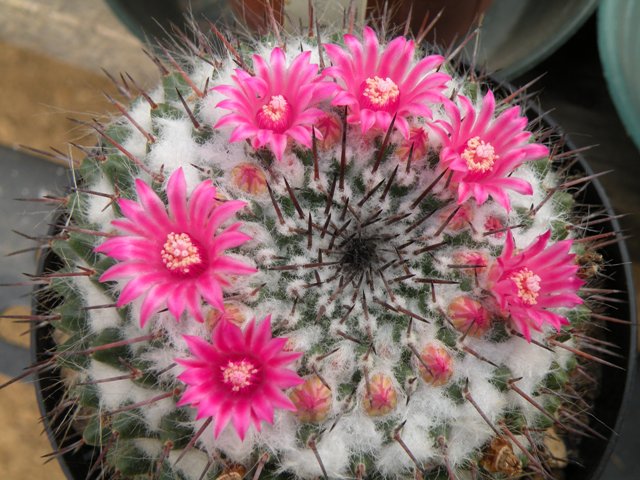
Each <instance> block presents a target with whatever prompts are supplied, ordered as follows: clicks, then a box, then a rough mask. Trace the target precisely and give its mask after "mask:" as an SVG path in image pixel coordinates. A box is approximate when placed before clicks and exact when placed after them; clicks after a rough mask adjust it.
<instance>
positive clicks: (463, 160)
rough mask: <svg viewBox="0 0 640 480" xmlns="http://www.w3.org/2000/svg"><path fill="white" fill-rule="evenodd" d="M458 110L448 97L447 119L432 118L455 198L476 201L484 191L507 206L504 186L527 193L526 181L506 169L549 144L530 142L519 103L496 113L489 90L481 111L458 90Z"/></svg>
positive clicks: (484, 195) (484, 198)
mask: <svg viewBox="0 0 640 480" xmlns="http://www.w3.org/2000/svg"><path fill="white" fill-rule="evenodd" d="M458 98H459V99H460V103H461V104H462V112H461V111H460V110H459V109H458V107H456V105H455V104H454V103H453V102H446V103H445V109H446V111H447V114H448V116H449V121H444V120H441V121H439V122H435V123H434V124H432V125H431V126H432V128H433V130H434V132H435V133H436V134H437V135H439V136H440V137H441V139H442V144H443V147H442V150H441V151H440V161H441V163H442V165H443V166H444V167H447V168H450V169H451V170H453V172H454V173H453V177H452V185H457V187H458V203H463V202H465V201H466V200H468V199H469V198H471V197H474V198H475V200H476V203H477V204H478V205H482V204H483V203H484V202H486V201H487V198H488V197H489V195H491V196H492V197H493V199H494V200H495V201H496V202H498V203H499V204H500V205H501V206H502V207H504V208H505V209H506V210H507V211H509V210H510V209H511V204H510V201H509V196H508V195H507V193H506V190H515V191H516V192H518V193H521V194H523V195H531V194H532V193H533V189H532V187H531V185H530V184H529V182H527V181H525V180H522V179H520V178H514V177H511V176H510V174H511V173H512V172H513V171H514V170H515V169H516V168H517V167H519V166H520V165H522V164H523V163H524V162H526V161H528V160H535V159H538V158H542V157H545V156H546V155H548V154H549V149H548V148H547V147H545V146H544V145H540V144H538V143H529V140H530V138H531V132H527V131H526V130H525V127H526V126H527V118H526V117H523V116H521V115H520V107H511V108H509V109H507V110H505V111H504V112H502V113H501V114H500V115H498V117H497V118H495V119H494V118H493V117H494V113H495V107H496V105H495V99H494V97H493V92H491V90H489V91H488V92H487V94H486V95H485V96H484V99H483V101H482V106H481V107H480V111H479V112H476V110H475V108H474V107H473V105H472V104H471V101H470V100H469V99H468V98H467V97H465V96H463V95H459V96H458Z"/></svg>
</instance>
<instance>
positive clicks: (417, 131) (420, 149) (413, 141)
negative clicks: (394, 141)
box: [396, 127, 429, 164]
mask: <svg viewBox="0 0 640 480" xmlns="http://www.w3.org/2000/svg"><path fill="white" fill-rule="evenodd" d="M411 145H413V157H412V158H411V163H412V164H413V162H415V161H416V160H421V159H423V158H424V157H425V155H426V154H427V150H428V149H429V137H428V135H427V131H426V130H425V129H424V128H423V127H411V129H410V130H409V138H407V139H402V140H401V141H400V144H399V145H398V148H397V149H396V155H398V158H400V160H402V161H403V162H406V161H407V160H408V159H409V152H410V151H411Z"/></svg>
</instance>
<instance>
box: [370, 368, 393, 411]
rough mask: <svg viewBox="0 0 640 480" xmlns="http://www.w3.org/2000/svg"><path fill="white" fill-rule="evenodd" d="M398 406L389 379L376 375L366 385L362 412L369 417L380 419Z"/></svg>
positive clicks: (383, 375)
mask: <svg viewBox="0 0 640 480" xmlns="http://www.w3.org/2000/svg"><path fill="white" fill-rule="evenodd" d="M397 404H398V395H397V393H396V389H395V388H394V386H393V383H392V381H391V378H390V377H389V376H387V375H385V374H383V373H376V374H375V375H373V376H372V377H371V378H370V379H369V381H368V382H367V383H366V388H365V391H364V395H363V398H362V406H363V408H364V411H365V412H366V413H367V415H369V416H370V417H381V416H383V415H386V414H387V413H389V412H391V411H393V410H394V409H395V408H396V405H397Z"/></svg>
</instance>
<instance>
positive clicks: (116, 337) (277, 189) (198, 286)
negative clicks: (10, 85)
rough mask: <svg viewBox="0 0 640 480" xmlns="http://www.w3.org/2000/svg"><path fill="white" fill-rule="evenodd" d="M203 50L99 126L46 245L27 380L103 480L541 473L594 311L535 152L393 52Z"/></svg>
mask: <svg viewBox="0 0 640 480" xmlns="http://www.w3.org/2000/svg"><path fill="white" fill-rule="evenodd" d="M218 35H219V36H220V37H221V38H223V40H224V42H223V43H224V44H225V45H226V48H227V49H228V52H226V53H225V54H220V55H217V54H215V53H214V50H213V49H212V48H211V47H210V44H209V43H206V42H205V40H204V36H203V35H198V38H200V41H201V42H205V43H202V44H201V45H199V46H196V45H194V44H189V45H187V47H186V48H193V49H195V51H194V52H192V54H190V55H182V56H181V61H180V62H178V61H176V60H175V59H174V58H173V57H171V56H168V57H167V59H166V60H164V61H163V60H162V59H159V58H157V59H156V62H157V63H158V65H159V66H160V67H161V71H162V72H163V75H164V76H163V79H162V84H161V86H160V87H159V88H157V89H155V90H153V91H152V92H149V93H147V92H141V96H140V98H137V99H136V100H134V101H133V102H132V103H131V105H130V107H129V109H128V112H127V114H126V116H125V117H123V118H119V119H115V120H114V121H112V122H111V123H109V124H108V125H102V124H97V123H96V124H94V125H93V127H94V128H95V129H96V130H97V132H98V133H99V137H100V141H99V145H98V146H97V147H96V148H95V149H93V150H91V151H90V152H89V154H88V155H87V158H85V160H84V161H83V163H82V165H81V166H80V167H79V169H78V170H77V171H76V178H77V185H76V186H75V188H74V189H73V191H72V193H70V194H69V197H68V202H67V207H66V210H65V211H64V212H63V214H62V217H61V219H60V224H59V225H60V232H59V233H62V234H61V235H57V236H56V237H54V239H53V240H52V241H51V244H52V249H53V252H55V254H56V255H57V256H58V257H59V258H60V259H61V260H62V262H63V266H62V267H61V268H60V269H59V270H58V271H56V272H46V273H45V274H44V275H43V277H42V278H44V279H46V283H47V287H48V292H49V298H53V297H55V299H56V301H55V302H54V303H53V304H52V311H51V312H48V314H49V315H51V317H50V319H49V321H50V323H51V324H52V325H53V326H54V327H55V328H56V330H57V332H58V333H59V334H58V335H57V339H58V344H57V347H56V349H55V352H53V353H52V355H51V357H50V358H49V359H48V360H47V362H48V363H47V362H45V365H54V364H56V365H59V366H62V367H64V369H65V370H66V371H67V372H68V374H67V375H66V376H65V378H66V389H67V395H68V398H70V399H73V401H76V402H77V405H78V407H77V408H78V411H77V412H78V414H79V415H78V421H77V422H74V423H73V425H72V426H71V427H70V428H69V431H74V429H75V431H78V432H80V433H81V435H82V439H83V440H82V442H83V443H85V444H88V445H92V446H95V447H96V448H97V449H99V450H100V451H101V453H100V454H99V457H98V463H99V465H98V466H96V468H101V469H103V470H104V471H105V472H107V476H109V475H112V474H113V473H114V472H117V474H118V475H119V477H118V478H142V477H144V478H147V477H146V476H147V475H151V476H152V477H153V478H176V479H189V480H197V479H199V478H247V475H248V476H249V477H251V478H254V479H257V478H266V479H269V478H301V479H311V478H319V477H325V478H354V477H355V478H365V477H366V478H406V479H409V478H426V479H436V478H443V477H442V472H448V473H449V476H450V477H449V478H479V477H478V475H479V473H478V472H480V471H481V472H482V475H481V476H482V478H494V477H495V478H504V477H505V476H507V477H509V476H518V475H521V474H522V472H526V473H529V474H544V473H545V469H546V468H547V467H546V460H545V459H546V456H545V455H546V454H545V449H544V440H545V434H544V432H545V431H546V430H547V429H548V428H549V427H550V426H552V425H555V426H556V427H557V431H561V430H564V431H566V430H568V429H570V428H573V427H571V426H570V425H571V418H572V416H573V417H575V420H576V422H577V421H580V420H579V419H578V416H577V415H574V414H573V413H571V412H572V410H571V409H572V408H573V405H575V404H572V403H571V402H568V401H566V399H567V398H570V397H571V398H573V397H574V395H572V394H569V393H567V392H569V391H571V389H573V388H574V387H575V382H577V380H575V377H577V376H579V374H578V373H576V372H578V371H579V370H581V369H582V367H581V366H580V363H581V362H582V361H583V357H584V355H582V351H581V350H580V346H581V344H584V343H585V342H588V335H587V334H586V333H585V332H586V331H587V325H588V322H587V321H586V320H587V319H588V318H589V316H590V311H589V309H588V306H587V304H586V303H585V301H584V299H585V297H586V296H587V293H586V291H585V289H584V286H585V285H586V283H587V282H588V279H586V276H585V275H580V274H579V273H580V272H581V270H580V265H579V263H578V262H577V256H578V255H580V256H581V257H580V258H582V256H584V255H587V254H589V253H590V252H591V250H590V249H589V245H590V242H589V239H586V241H585V239H584V238H583V239H580V241H576V237H575V236H576V235H578V234H579V232H580V231H581V230H580V229H577V228H574V227H573V222H574V221H576V213H575V211H574V201H573V199H572V196H571V195H570V194H569V193H567V191H566V189H567V188H569V187H571V186H573V185H577V184H579V183H580V182H582V180H580V179H571V180H570V181H567V180H565V177H564V176H563V175H565V174H566V170H565V171H564V172H563V173H557V171H556V170H555V169H554V168H553V167H554V161H553V160H554V159H553V158H552V153H551V152H555V149H554V148H550V147H549V145H548V144H546V143H545V141H547V142H548V141H549V138H551V137H550V136H548V135H542V134H541V133H540V132H539V131H533V130H535V128H533V127H531V128H530V127H528V120H527V118H526V116H525V115H524V112H523V109H522V107H521V106H518V105H514V104H512V102H513V101H514V100H513V99H514V98H517V95H510V96H508V97H507V96H506V95H505V94H503V93H501V92H500V91H493V90H492V89H491V88H489V87H488V86H487V85H484V84H482V83H479V81H478V80H477V77H476V76H473V75H470V76H467V75H464V74H461V73H460V69H459V68H457V67H456V66H455V65H453V64H452V63H451V62H449V61H448V60H447V59H445V58H444V57H442V56H440V55H438V54H435V53H433V52H430V51H429V50H428V47H422V46H420V45H417V44H416V43H415V42H414V41H413V40H408V39H406V38H404V37H396V38H394V39H392V40H390V41H387V40H386V39H384V38H381V37H380V36H379V35H378V34H377V33H376V32H375V31H374V30H373V29H371V28H368V27H365V28H364V29H363V30H362V31H361V32H357V33H356V34H351V33H349V34H346V35H344V36H343V35H338V34H336V35H334V36H330V35H328V34H327V33H326V32H323V35H322V36H321V37H317V36H313V37H311V38H307V37H301V38H297V37H296V38H287V39H286V45H282V44H276V41H275V40H274V39H270V38H269V39H261V40H258V41H256V42H255V43H254V44H252V45H246V44H245V45H243V46H241V47H238V49H236V48H235V47H233V46H232V45H236V43H235V42H233V41H228V40H227V39H226V38H225V37H223V36H222V35H221V34H220V33H219V32H218ZM319 38H322V41H320V40H319ZM425 48H427V49H425ZM183 53H184V52H183ZM168 55H169V54H168ZM169 65H171V66H169ZM567 156H568V155H565V157H567ZM587 180H588V179H587ZM578 221H579V220H578ZM581 289H582V290H581ZM565 394H566V395H565ZM578 407H579V408H580V409H582V408H583V407H582V406H581V405H579V406H578ZM559 412H564V413H565V415H564V416H563V415H562V414H561V413H559ZM80 418H82V419H86V420H82V421H81V420H80ZM563 422H564V423H563ZM565 424H566V425H569V426H565ZM581 428H588V427H581ZM574 430H575V429H574ZM467 474H468V475H470V477H466V476H465V475H467Z"/></svg>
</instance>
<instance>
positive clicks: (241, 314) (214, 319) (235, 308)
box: [207, 302, 253, 328]
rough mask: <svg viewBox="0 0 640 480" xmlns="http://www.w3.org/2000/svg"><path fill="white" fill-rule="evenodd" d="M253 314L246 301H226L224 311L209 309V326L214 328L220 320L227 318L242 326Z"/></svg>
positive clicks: (226, 319)
mask: <svg viewBox="0 0 640 480" xmlns="http://www.w3.org/2000/svg"><path fill="white" fill-rule="evenodd" d="M252 316H253V315H252V312H251V309H250V308H249V307H248V306H246V305H245V304H244V303H240V302H225V303H224V311H223V312H221V311H220V310H217V309H215V308H212V309H211V310H210V311H209V313H208V314H207V326H208V327H209V328H213V327H215V326H216V325H217V324H218V322H219V321H221V320H225V321H229V322H231V323H233V324H235V325H237V326H239V327H241V326H242V325H243V324H244V323H245V322H246V321H247V320H248V319H250V318H251V317H252Z"/></svg>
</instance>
